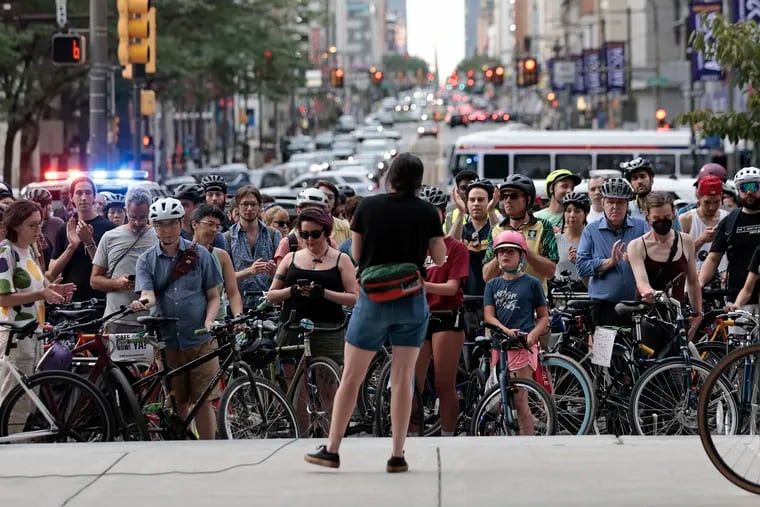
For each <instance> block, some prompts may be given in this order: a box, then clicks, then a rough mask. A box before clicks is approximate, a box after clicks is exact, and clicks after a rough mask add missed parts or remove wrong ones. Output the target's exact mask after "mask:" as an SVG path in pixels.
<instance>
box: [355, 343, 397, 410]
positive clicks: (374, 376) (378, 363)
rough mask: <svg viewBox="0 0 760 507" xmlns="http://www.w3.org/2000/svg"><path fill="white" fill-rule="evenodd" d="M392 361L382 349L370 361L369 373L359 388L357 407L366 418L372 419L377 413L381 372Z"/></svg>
mask: <svg viewBox="0 0 760 507" xmlns="http://www.w3.org/2000/svg"><path fill="white" fill-rule="evenodd" d="M388 361H390V356H389V355H388V354H387V353H383V352H382V351H380V352H378V353H377V355H375V358H374V359H372V362H370V363H369V368H367V374H366V375H365V376H364V382H362V385H361V387H360V388H359V399H358V400H357V407H358V409H359V411H360V413H361V414H362V415H363V417H364V418H365V419H366V420H370V421H371V420H372V419H373V418H374V414H375V393H376V392H377V389H378V386H379V385H380V384H379V383H378V382H379V379H380V373H381V372H382V370H383V366H385V363H387V362H388Z"/></svg>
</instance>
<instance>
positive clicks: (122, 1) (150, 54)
mask: <svg viewBox="0 0 760 507" xmlns="http://www.w3.org/2000/svg"><path fill="white" fill-rule="evenodd" d="M116 5H117V9H118V12H119V22H118V25H117V27H118V33H119V50H118V57H119V63H121V65H122V66H124V67H126V66H128V65H130V64H143V65H145V72H147V73H149V74H152V73H154V72H156V33H155V30H156V26H155V25H156V9H155V8H152V7H151V6H150V0H117V4H116Z"/></svg>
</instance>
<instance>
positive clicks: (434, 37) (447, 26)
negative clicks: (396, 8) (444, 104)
mask: <svg viewBox="0 0 760 507" xmlns="http://www.w3.org/2000/svg"><path fill="white" fill-rule="evenodd" d="M406 15H407V21H406V26H407V34H406V35H407V51H408V52H409V54H410V55H413V56H419V57H421V58H424V59H425V60H427V62H428V63H429V64H430V69H431V70H432V69H433V65H434V63H435V62H434V60H435V51H436V49H437V50H438V71H439V77H443V76H446V75H448V74H451V71H452V70H454V68H455V67H456V66H457V63H459V62H460V61H461V60H462V58H464V0H435V1H432V0H406Z"/></svg>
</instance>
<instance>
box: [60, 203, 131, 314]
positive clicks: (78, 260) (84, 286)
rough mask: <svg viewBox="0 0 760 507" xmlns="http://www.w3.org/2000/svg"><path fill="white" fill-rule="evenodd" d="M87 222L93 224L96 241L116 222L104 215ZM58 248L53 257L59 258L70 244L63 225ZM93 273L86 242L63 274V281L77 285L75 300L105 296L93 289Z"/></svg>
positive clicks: (81, 245) (79, 247)
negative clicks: (91, 277) (91, 283)
mask: <svg viewBox="0 0 760 507" xmlns="http://www.w3.org/2000/svg"><path fill="white" fill-rule="evenodd" d="M86 223H87V224H88V225H91V226H92V236H93V238H94V240H95V243H98V242H99V241H100V238H101V237H103V234H105V233H106V232H107V231H110V230H111V229H113V228H114V227H116V226H115V225H114V224H112V223H111V222H109V221H108V219H107V218H105V217H103V216H98V217H95V218H93V219H92V220H87V221H86ZM57 243H58V248H57V249H56V251H55V252H53V259H57V258H58V257H60V256H61V254H62V253H63V251H64V250H66V247H67V246H69V238H68V237H67V235H66V227H61V229H60V230H59V231H58V242H57ZM91 274H92V259H91V258H90V256H89V255H87V252H86V251H85V248H84V243H82V244H80V245H79V246H78V247H77V249H76V251H75V252H74V255H73V256H72V257H71V260H70V261H69V263H68V264H67V265H66V267H65V268H64V269H63V272H62V273H61V275H62V276H63V283H74V284H76V286H77V290H76V292H75V293H74V297H73V300H74V301H86V300H88V299H90V298H104V297H105V294H104V293H102V292H100V291H97V290H95V289H93V288H92V287H91V286H90V275H91Z"/></svg>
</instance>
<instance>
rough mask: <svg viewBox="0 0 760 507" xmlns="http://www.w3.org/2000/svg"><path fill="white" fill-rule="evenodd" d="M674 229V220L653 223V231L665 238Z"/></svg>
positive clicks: (664, 219) (667, 219) (665, 219)
mask: <svg viewBox="0 0 760 507" xmlns="http://www.w3.org/2000/svg"><path fill="white" fill-rule="evenodd" d="M672 227H673V220H671V219H670V218H663V219H662V220H655V221H653V222H652V229H654V232H656V233H657V234H659V235H660V236H665V235H666V234H667V233H668V231H670V229H671V228H672Z"/></svg>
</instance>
